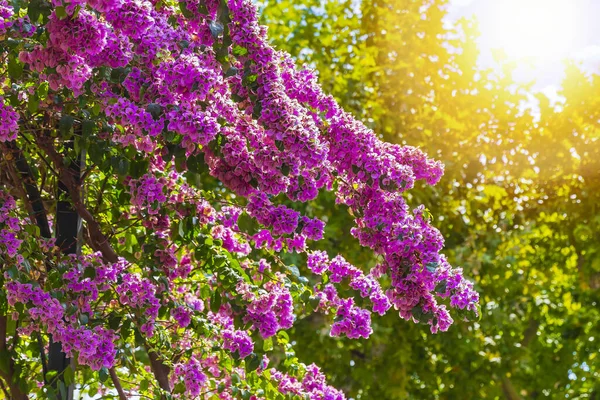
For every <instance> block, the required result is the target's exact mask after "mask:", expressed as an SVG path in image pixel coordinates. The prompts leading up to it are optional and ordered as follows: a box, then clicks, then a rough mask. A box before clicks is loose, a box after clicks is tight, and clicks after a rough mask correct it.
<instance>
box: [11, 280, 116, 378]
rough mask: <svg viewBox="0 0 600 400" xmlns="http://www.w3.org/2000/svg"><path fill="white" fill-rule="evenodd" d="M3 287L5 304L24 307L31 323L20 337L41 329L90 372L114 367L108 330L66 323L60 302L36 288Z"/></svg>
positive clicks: (114, 350) (14, 284) (112, 344)
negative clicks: (22, 305)
mask: <svg viewBox="0 0 600 400" xmlns="http://www.w3.org/2000/svg"><path fill="white" fill-rule="evenodd" d="M5 287H6V295H7V299H8V304H10V305H11V306H14V305H15V304H16V303H21V304H24V305H28V307H27V308H26V313H27V315H28V316H29V318H30V319H31V321H32V322H33V323H34V324H29V325H28V326H27V327H25V328H22V333H23V334H28V333H31V331H33V330H39V329H40V328H41V327H45V329H46V331H47V332H48V333H50V334H52V336H53V338H54V340H56V341H57V342H60V343H61V345H62V348H63V351H64V352H65V353H66V354H67V356H69V357H75V356H77V360H78V362H79V363H80V364H83V365H88V366H89V367H90V368H92V369H94V370H99V369H100V368H102V367H106V368H110V367H112V366H113V365H114V362H115V356H116V349H115V346H114V341H115V340H116V335H115V334H114V332H113V331H112V330H110V329H105V328H103V327H102V326H96V327H94V328H91V329H88V328H86V327H84V326H77V323H76V322H71V323H67V322H66V321H65V314H64V311H63V307H62V305H61V304H60V302H59V301H58V300H57V299H55V298H54V297H52V296H51V295H50V294H49V293H47V292H44V291H43V290H42V289H41V288H39V287H33V286H32V285H31V284H22V283H19V282H14V281H11V282H7V283H6V285H5Z"/></svg>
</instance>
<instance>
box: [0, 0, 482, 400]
mask: <svg viewBox="0 0 600 400" xmlns="http://www.w3.org/2000/svg"><path fill="white" fill-rule="evenodd" d="M0 37H1V38H2V41H1V42H0V46H1V47H0V51H1V52H0V70H1V71H2V81H1V82H0V116H1V120H0V145H1V149H2V154H3V160H2V164H1V165H2V170H1V173H0V183H1V184H2V186H1V187H0V211H1V212H0V267H1V269H2V276H1V278H0V284H1V285H2V291H1V292H0V359H1V360H2V364H0V377H1V378H2V382H3V384H2V385H0V388H1V389H2V391H3V393H4V395H5V396H6V397H7V398H14V399H19V400H20V399H25V398H27V397H28V396H34V397H35V398H50V399H53V398H64V399H66V398H70V394H69V392H70V391H72V390H73V389H75V390H76V391H77V393H78V394H80V395H81V396H84V397H85V396H87V397H97V396H103V397H104V396H107V397H118V398H120V399H124V398H127V397H146V398H163V399H169V398H222V399H229V398H242V399H250V398H252V399H259V398H268V399H285V398H310V399H343V398H344V394H343V393H342V392H341V391H339V390H338V389H335V388H333V387H331V386H329V385H328V384H327V383H326V381H325V376H324V375H323V373H322V372H321V371H320V369H319V367H317V366H316V365H314V364H311V365H306V364H304V363H302V362H301V360H300V359H299V358H298V357H297V356H296V354H295V351H294V347H293V346H292V343H293V341H292V340H290V338H289V335H288V334H287V333H286V331H287V330H289V329H291V328H292V326H293V324H294V323H295V321H296V320H300V319H306V320H309V319H314V318H315V317H314V316H315V315H319V317H318V318H321V319H323V320H324V321H323V323H322V325H321V326H323V327H327V326H328V325H331V328H330V335H331V336H336V337H338V336H345V337H348V338H352V339H357V338H367V337H369V336H370V335H371V333H372V328H371V314H372V312H375V313H377V314H380V315H384V314H386V312H387V311H388V310H389V309H391V308H392V307H393V308H394V309H395V310H398V312H399V315H400V316H401V317H402V318H404V319H406V320H411V321H413V322H420V323H423V324H425V325H428V329H429V330H430V331H431V332H433V333H435V332H437V331H438V330H442V331H445V330H447V329H448V328H449V326H450V325H451V324H452V322H453V319H452V317H451V316H450V312H449V308H454V309H455V313H454V315H455V317H458V318H459V319H461V320H462V319H468V318H473V317H477V316H478V314H479V313H480V312H479V311H478V308H477V302H478V295H477V293H476V292H475V291H474V290H473V286H472V284H471V283H470V282H469V281H467V280H465V279H464V278H463V276H462V270H461V269H460V268H453V267H451V266H450V264H449V263H448V262H447V260H446V257H445V256H444V255H443V254H441V253H440V251H441V249H442V246H443V239H442V236H441V235H440V232H439V231H438V230H437V229H436V228H434V227H433V226H432V225H431V222H430V221H431V218H432V214H431V213H430V211H429V210H427V209H426V208H425V207H424V206H422V205H421V203H420V201H419V198H418V196H419V195H418V193H420V192H421V191H422V189H421V188H420V186H419V185H424V184H427V185H433V184H435V183H437V182H438V181H439V179H440V178H441V175H442V172H443V169H442V166H441V164H440V163H439V162H436V161H434V160H432V159H430V158H428V157H427V156H426V155H425V153H423V152H422V151H421V150H419V149H417V148H414V147H410V146H402V145H398V144H391V143H388V142H385V141H381V140H380V138H378V137H377V136H376V135H375V134H374V133H373V131H371V130H370V129H368V128H367V127H366V126H365V125H363V124H362V123H361V122H359V121H358V120H357V119H355V118H354V117H353V116H352V115H351V114H350V113H348V112H346V111H344V110H343V109H342V108H340V106H339V105H338V104H337V103H336V101H335V100H334V99H333V97H331V96H328V95H325V94H324V93H323V91H322V90H321V87H320V86H319V84H318V83H317V81H316V79H315V76H314V74H313V72H312V71H311V70H309V69H298V68H296V66H295V65H294V62H293V61H292V60H291V58H290V57H289V55H288V54H287V53H284V52H279V51H276V50H275V49H274V48H273V47H271V46H270V45H269V44H268V43H267V37H266V30H265V29H264V27H261V26H260V25H259V24H258V21H257V15H256V10H255V7H254V5H253V4H252V2H250V1H249V0H230V1H228V2H227V1H224V0H222V1H214V0H211V1H197V0H184V1H180V2H174V1H171V0H153V1H148V0H89V1H84V0H72V1H69V2H63V1H58V0H52V1H47V0H30V1H27V0H13V1H11V2H8V1H5V0H0ZM332 61H335V62H337V61H336V60H334V59H332ZM377 89H378V90H379V88H377ZM370 90H372V88H369V90H368V91H370ZM415 96H416V97H418V96H421V94H418V96H417V95H415ZM357 99H360V100H362V97H357ZM365 101H367V102H371V103H373V99H372V98H371V99H369V100H367V99H365ZM390 101H391V100H390ZM349 103H350V102H349ZM373 104H375V103H373ZM349 107H350V108H351V109H356V108H357V107H358V104H357V103H352V104H350V105H349ZM430 107H432V108H433V107H434V106H433V103H431V104H430ZM389 129H390V128H387V127H384V128H383V130H382V132H386V131H389ZM415 185H417V186H418V188H417V189H415V190H412V189H413V188H414V187H415ZM412 192H414V193H415V194H411V193H412ZM319 198H321V199H322V200H317V199H319ZM334 202H335V204H333V203H334ZM323 205H326V206H325V207H324V206H323ZM340 214H344V215H349V216H350V219H349V220H348V219H343V221H345V223H349V224H348V225H345V229H344V235H346V236H345V238H344V243H340V245H339V246H337V245H336V246H329V245H328V244H327V245H325V244H322V245H319V242H318V241H319V240H320V239H322V238H323V236H324V234H325V235H326V236H327V237H328V238H329V239H328V240H331V241H334V242H335V241H338V240H339V235H338V232H337V231H338V228H339V225H336V223H337V222H336V221H339V219H338V218H339V215H340ZM329 221H332V222H333V223H332V224H326V223H328V222H329ZM350 227H351V228H350ZM348 235H351V236H352V237H353V238H355V239H354V240H356V242H359V243H360V245H361V246H362V248H363V249H362V250H361V252H362V253H361V254H362V255H363V257H367V258H368V259H369V260H377V261H376V264H373V265H369V266H368V267H372V268H366V266H365V268H358V267H356V266H354V265H353V264H351V263H350V262H348V261H346V259H345V258H344V257H343V256H342V254H344V253H343V252H344V251H345V250H351V251H352V252H354V251H355V249H356V247H357V246H356V244H355V242H350V241H347V240H346V238H347V236H348ZM313 242H314V243H313ZM328 243H329V242H328ZM309 244H310V247H309ZM350 244H351V245H350ZM319 246H320V247H319ZM319 249H320V250H319ZM324 250H327V251H324ZM338 251H339V252H342V253H340V254H338ZM315 312H318V314H315ZM393 318H394V319H398V314H396V313H394V316H393ZM359 343H362V342H359ZM307 348H308V347H307ZM269 364H271V365H272V366H273V368H269ZM367 389H368V388H367Z"/></svg>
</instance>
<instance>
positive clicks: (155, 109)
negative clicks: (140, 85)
mask: <svg viewBox="0 0 600 400" xmlns="http://www.w3.org/2000/svg"><path fill="white" fill-rule="evenodd" d="M146 111H148V112H149V113H150V115H152V119H154V120H155V121H157V120H158V119H159V118H160V115H161V114H162V106H161V105H160V104H156V103H150V104H148V106H147V107H146Z"/></svg>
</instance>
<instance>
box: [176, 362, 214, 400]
mask: <svg viewBox="0 0 600 400" xmlns="http://www.w3.org/2000/svg"><path fill="white" fill-rule="evenodd" d="M202 371H203V368H202V365H201V364H200V362H199V361H198V360H197V359H196V358H194V357H192V358H190V359H189V360H188V362H186V363H178V364H176V365H175V367H174V369H173V376H174V377H182V378H183V383H184V384H185V394H186V395H187V396H188V398H192V397H196V396H198V395H199V394H200V393H201V391H202V388H203V387H204V386H205V385H206V381H207V378H206V375H205V374H204V372H202Z"/></svg>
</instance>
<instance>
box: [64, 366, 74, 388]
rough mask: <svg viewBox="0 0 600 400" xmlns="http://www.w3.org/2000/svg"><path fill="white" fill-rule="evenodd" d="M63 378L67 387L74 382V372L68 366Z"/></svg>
mask: <svg viewBox="0 0 600 400" xmlns="http://www.w3.org/2000/svg"><path fill="white" fill-rule="evenodd" d="M63 377H64V380H65V385H67V386H69V385H70V384H71V383H74V382H75V371H74V370H73V368H72V367H71V366H70V365H69V366H68V367H67V368H66V369H65V371H64V373H63Z"/></svg>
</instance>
